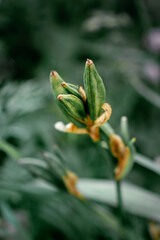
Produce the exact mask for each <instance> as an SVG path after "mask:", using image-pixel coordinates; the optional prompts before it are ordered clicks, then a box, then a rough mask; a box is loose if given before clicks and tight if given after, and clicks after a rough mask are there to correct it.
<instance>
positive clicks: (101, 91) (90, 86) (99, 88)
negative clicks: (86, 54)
mask: <svg viewBox="0 0 160 240" xmlns="http://www.w3.org/2000/svg"><path fill="white" fill-rule="evenodd" d="M84 88H85V92H86V96H87V103H88V110H89V115H90V117H91V119H92V120H93V121H95V120H96V119H97V117H99V115H100V114H101V111H102V109H101V107H102V105H103V104H104V102H105V97H106V91H105V87H104V84H103V81H102V79H101V77H100V76H99V74H98V72H97V70H96V68H95V65H94V63H93V62H92V60H89V59H87V61H86V66H85V70H84Z"/></svg>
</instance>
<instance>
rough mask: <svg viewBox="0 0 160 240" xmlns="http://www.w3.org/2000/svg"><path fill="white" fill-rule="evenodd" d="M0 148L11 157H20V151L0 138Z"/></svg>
mask: <svg viewBox="0 0 160 240" xmlns="http://www.w3.org/2000/svg"><path fill="white" fill-rule="evenodd" d="M0 149H1V150H3V151H4V152H5V153H6V154H7V155H9V156H10V157H13V158H20V153H19V152H17V151H16V150H15V148H14V147H12V145H10V144H9V143H6V142H4V141H3V140H0Z"/></svg>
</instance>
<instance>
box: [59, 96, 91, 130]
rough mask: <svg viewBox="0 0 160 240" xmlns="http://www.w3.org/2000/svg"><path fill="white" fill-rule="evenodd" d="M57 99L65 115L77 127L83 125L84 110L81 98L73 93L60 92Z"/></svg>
mask: <svg viewBox="0 0 160 240" xmlns="http://www.w3.org/2000/svg"><path fill="white" fill-rule="evenodd" d="M57 99H58V100H59V103H60V107H61V109H62V111H63V112H64V113H65V115H66V117H67V118H68V119H69V120H70V121H71V122H72V123H73V124H74V125H76V126H77V127H84V126H85V119H86V112H85V108H84V104H83V102H82V100H81V99H79V98H78V97H76V96H75V95H73V94H60V95H59V96H58V97H57Z"/></svg>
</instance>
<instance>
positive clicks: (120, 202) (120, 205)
mask: <svg viewBox="0 0 160 240" xmlns="http://www.w3.org/2000/svg"><path fill="white" fill-rule="evenodd" d="M121 190H122V189H121V181H120V180H119V181H116V191H117V203H118V210H119V218H120V222H121V223H122V222H123V200H122V191H121Z"/></svg>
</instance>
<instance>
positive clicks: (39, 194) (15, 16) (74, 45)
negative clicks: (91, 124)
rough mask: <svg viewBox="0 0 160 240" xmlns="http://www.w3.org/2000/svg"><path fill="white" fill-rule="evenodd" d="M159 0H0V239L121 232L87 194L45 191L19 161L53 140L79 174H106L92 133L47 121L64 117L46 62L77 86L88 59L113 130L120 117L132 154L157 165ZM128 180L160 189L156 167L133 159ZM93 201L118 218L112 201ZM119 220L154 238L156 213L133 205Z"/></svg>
mask: <svg viewBox="0 0 160 240" xmlns="http://www.w3.org/2000/svg"><path fill="white" fill-rule="evenodd" d="M159 7H160V3H159V1H158V0H153V1H151V0H150V1H144V0H140V1H138V0H134V1H132V2H129V1H126V0H123V1H118V0H114V1H111V0H106V1H104V0H100V1H98V0H88V1H84V0H83V1H79V2H77V1H73V0H68V1H64V0H60V1H59V0H53V1H41V0H35V1H31V0H30V1H29V0H27V1H26V0H22V1H18V0H14V1H11V0H1V1H0V239H4V240H12V239H16V240H25V239H26V240H27V239H28V240H32V239H36V240H41V239H46V240H51V239H69V240H71V239H86V240H89V239H92V240H93V239H95V240H96V239H113V240H114V239H115V240H116V239H120V236H119V234H118V233H117V232H116V231H115V230H114V229H112V228H110V226H109V225H108V223H106V222H105V221H103V219H102V218H101V217H99V216H98V215H97V214H96V213H95V211H93V208H92V207H93V206H92V204H93V203H94V204H95V202H94V201H93V202H89V203H87V204H84V203H83V202H81V201H79V200H78V199H76V198H74V197H73V196H71V195H69V194H68V193H66V192H63V191H60V192H57V191H54V190H53V191H49V190H48V188H47V187H44V185H43V184H44V183H43V182H42V180H40V179H38V180H36V179H35V175H34V174H32V173H31V172H30V171H28V170H27V167H26V166H23V165H20V164H19V163H18V162H17V159H19V158H30V159H31V158H34V159H35V158H37V159H41V160H42V159H43V152H44V151H48V152H51V153H53V152H54V151H55V148H56V147H57V146H58V147H59V149H60V152H61V154H62V155H63V158H64V162H65V164H66V166H67V168H68V169H70V170H71V171H73V172H75V173H76V174H77V175H78V176H79V177H81V178H96V179H106V178H107V179H109V178H110V173H109V168H108V165H107V163H106V162H107V161H106V159H108V158H109V155H108V153H107V152H106V151H104V152H102V150H101V149H100V148H99V146H97V145H95V144H94V143H93V142H92V140H91V139H90V138H89V136H85V135H82V136H79V135H78V136H77V135H69V134H65V133H59V132H57V131H56V130H55V129H54V127H53V125H54V123H55V122H56V121H58V120H64V116H63V115H62V114H61V112H60V110H59V109H58V107H57V105H56V103H55V101H54V99H53V97H52V93H51V89H50V84H49V72H50V70H56V71H57V72H59V73H60V75H61V76H62V77H63V78H64V80H65V81H66V82H71V83H74V84H79V85H81V84H82V73H83V70H84V62H85V60H86V58H90V59H92V60H93V61H94V62H95V63H96V67H97V69H98V71H99V73H100V74H101V76H102V78H103V80H104V84H105V87H106V90H107V102H109V103H110V104H111V106H112V110H113V113H112V116H111V119H110V123H111V124H112V126H113V128H114V129H115V130H116V131H117V132H118V131H119V121H120V118H121V116H123V115H125V116H127V117H128V121H129V126H130V135H131V136H133V137H136V144H135V145H136V149H137V152H139V153H141V154H143V155H146V156H147V157H149V158H151V159H153V160H152V161H153V163H154V164H157V168H158V167H159V162H160V160H159V159H160V147H159V143H160V134H159V129H160V30H159V28H158V27H159V24H160V15H159ZM158 43H159V44H158ZM66 122H67V121H66ZM55 146H56V147H55ZM127 181H129V182H132V183H134V184H135V185H139V186H141V187H142V188H145V189H148V190H149V191H150V193H151V192H153V193H156V194H160V188H159V175H157V174H154V173H153V172H151V171H149V170H147V169H144V168H142V167H140V166H139V165H137V164H135V166H134V168H133V171H132V172H131V174H130V176H128V177H127ZM50 187H51V186H50ZM153 204H154V203H153ZM98 207H101V208H102V211H103V212H104V213H107V214H109V216H114V218H115V219H116V220H117V219H118V213H117V209H116V208H114V207H109V205H108V204H107V205H106V204H105V203H102V204H99V203H98ZM126 219H127V221H126V222H125V229H126V235H125V238H123V239H127V240H128V239H129V240H130V239H134V240H135V239H141V240H142V239H155V238H154V237H153V236H152V234H151V230H150V228H149V223H150V221H151V220H155V219H148V218H147V219H145V218H144V217H138V216H136V214H131V213H126Z"/></svg>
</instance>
